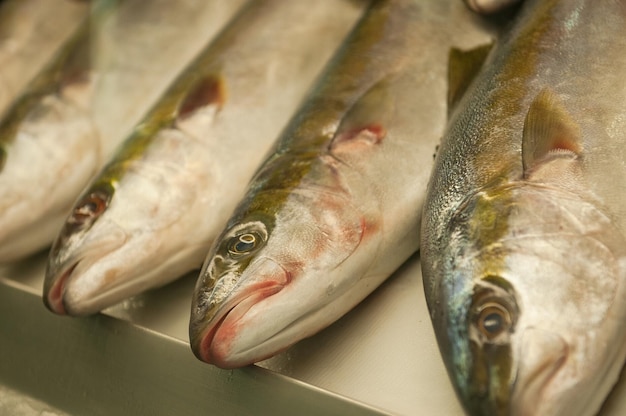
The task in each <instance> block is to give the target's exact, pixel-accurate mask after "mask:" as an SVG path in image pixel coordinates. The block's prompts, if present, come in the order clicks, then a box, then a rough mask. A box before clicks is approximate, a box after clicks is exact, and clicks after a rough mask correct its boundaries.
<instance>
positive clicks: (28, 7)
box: [0, 0, 89, 111]
mask: <svg viewBox="0 0 626 416" xmlns="http://www.w3.org/2000/svg"><path fill="white" fill-rule="evenodd" d="M88 9H89V6H88V4H87V3H86V2H78V1H71V0H60V1H54V2H50V1H47V0H5V1H3V2H2V4H0V68H1V69H0V111H3V110H4V109H6V108H7V107H8V105H9V104H10V103H11V101H12V100H13V99H14V98H15V97H16V96H18V95H19V93H20V92H21V90H22V88H24V87H25V86H26V85H27V83H28V82H29V81H30V80H31V79H32V78H33V77H34V76H35V75H36V74H37V71H39V70H41V69H42V68H43V67H44V65H45V64H46V63H47V61H48V60H50V59H51V58H52V56H53V55H54V53H55V52H56V51H57V50H58V49H59V48H60V47H61V45H62V44H63V43H64V42H65V41H66V40H67V39H68V38H69V37H70V36H71V34H72V33H73V32H74V31H75V30H76V29H77V28H78V26H79V25H80V23H81V22H82V20H83V19H84V18H85V16H86V15H87V14H88ZM51 14H54V19H50V15H51Z"/></svg>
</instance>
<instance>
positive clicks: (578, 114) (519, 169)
mask: <svg viewBox="0 0 626 416" xmlns="http://www.w3.org/2000/svg"><path fill="white" fill-rule="evenodd" d="M625 47H626V2H624V1H610V2H609V1H606V2H597V1H585V0H568V1H559V0H549V1H548V0H539V1H536V0H535V1H531V0H528V1H525V2H524V4H523V6H522V11H521V14H520V15H519V16H518V21H517V22H516V24H515V26H514V27H513V28H512V30H511V31H510V32H509V33H508V35H507V36H506V37H503V38H502V39H501V41H500V42H499V43H498V44H497V45H496V47H495V49H494V50H493V51H492V53H491V54H490V56H489V58H488V60H487V62H486V63H485V66H484V67H483V68H484V70H483V72H482V74H480V75H479V76H478V77H477V78H476V79H475V80H474V81H475V82H474V84H473V87H471V89H470V90H469V91H468V92H467V93H466V95H465V96H464V98H463V101H461V102H460V104H459V106H458V107H457V109H456V111H455V113H454V114H453V116H452V118H451V122H450V124H449V126H448V129H447V133H446V134H445V135H444V139H443V141H442V145H441V148H440V150H439V153H438V155H437V160H436V162H435V168H434V174H433V177H432V179H431V181H430V183H429V190H428V194H427V200H426V204H425V210H424V221H423V228H422V253H421V254H422V256H421V259H422V269H423V276H424V284H425V290H426V298H427V301H428V305H429V309H430V312H431V317H432V319H433V325H434V328H435V333H436V335H437V339H438V343H439V346H440V350H441V352H442V356H443V358H444V361H445V363H446V366H447V368H448V373H449V375H450V378H451V380H452V383H453V384H454V386H455V388H456V391H457V394H458V396H459V398H460V399H461V401H462V402H463V405H464V407H465V409H466V411H467V412H468V413H469V414H472V415H530V414H540V415H592V414H596V412H597V411H598V409H599V408H600V406H601V404H602V401H603V400H604V398H605V397H606V395H607V394H608V392H609V390H610V389H611V387H612V386H613V384H614V383H615V381H616V380H617V378H618V376H619V372H620V369H621V368H622V365H623V362H624V357H625V355H626V343H625V342H624V341H625V339H624V337H625V335H624V334H625V333H626V331H625V329H626V328H624V325H625V323H626V291H625V284H626V281H625V279H626V241H625V238H624V235H625V234H624V232H625V230H626V204H625V202H626V201H625V200H624V199H625V198H626V181H624V180H623V178H624V177H625V176H626V169H625V167H624V166H625V165H624V162H623V161H624V160H626V154H625V153H626V150H625V146H624V145H625V137H626V136H625V133H626V123H625V120H626V113H625V108H626V82H625V80H624V77H623V74H624V72H625V71H626V57H625V56H624V54H622V53H621V51H623V50H624V48H625ZM618 51H620V52H618ZM614 178H616V179H614Z"/></svg>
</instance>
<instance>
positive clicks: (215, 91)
mask: <svg viewBox="0 0 626 416" xmlns="http://www.w3.org/2000/svg"><path fill="white" fill-rule="evenodd" d="M225 101H226V93H225V88H224V83H223V81H222V78H221V77H219V76H216V75H208V76H206V77H203V78H200V79H199V80H198V81H196V83H195V84H194V85H193V87H192V88H190V89H189V91H188V92H187V95H186V96H185V97H184V98H183V99H182V100H181V102H180V104H179V106H178V112H177V120H179V121H180V120H184V119H186V118H188V117H190V116H191V115H193V114H194V113H195V112H197V111H199V110H202V109H205V108H207V107H214V108H215V110H216V111H217V110H219V109H220V108H221V107H222V105H223V104H224V102H225Z"/></svg>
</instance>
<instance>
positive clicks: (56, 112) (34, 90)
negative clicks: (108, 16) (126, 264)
mask: <svg viewBox="0 0 626 416" xmlns="http://www.w3.org/2000/svg"><path fill="white" fill-rule="evenodd" d="M88 20H89V19H86V20H85V21H84V22H83V23H82V24H81V26H80V27H79V28H78V29H77V30H76V32H75V33H74V34H73V35H72V36H71V38H70V39H69V40H68V41H67V42H66V44H65V45H63V47H62V48H61V50H59V51H58V53H57V54H56V55H55V57H54V58H53V59H52V60H51V62H49V63H48V64H47V65H46V66H45V68H44V69H43V70H42V71H41V72H40V73H39V74H37V75H36V76H35V77H34V78H33V79H32V80H31V81H30V82H29V84H28V85H27V86H26V88H25V89H24V90H23V91H22V92H21V94H20V96H19V97H18V98H16V100H15V101H14V102H13V103H12V104H11V105H10V106H9V108H8V109H7V110H6V112H5V113H4V114H3V115H2V118H1V120H0V201H1V202H0V261H2V262H10V261H14V260H18V259H19V258H21V257H23V256H25V255H27V254H29V253H30V252H34V251H37V250H39V249H41V248H43V245H44V244H45V243H44V244H42V243H41V241H42V240H44V241H45V240H46V237H49V238H50V239H51V238H52V235H53V233H54V232H56V231H57V227H58V220H57V222H55V221H54V220H52V218H53V217H55V216H60V215H61V214H64V212H65V210H66V209H67V206H66V205H67V202H65V201H67V200H68V199H69V200H70V201H71V200H73V199H74V198H75V196H76V194H78V192H80V189H81V188H82V187H83V186H84V179H83V178H84V177H86V176H89V175H92V174H93V173H95V172H94V166H95V165H96V163H97V160H98V157H99V154H98V151H99V146H98V141H99V139H98V134H97V131H96V130H95V128H94V126H93V124H92V123H91V121H90V119H89V116H88V110H87V107H88V105H89V104H88V102H89V100H90V97H91V94H92V91H93V89H92V87H93V83H92V80H93V77H92V76H93V73H92V72H91V71H90V67H89V39H90V38H89V21H88ZM60 143H62V145H60ZM67 155H72V157H67Z"/></svg>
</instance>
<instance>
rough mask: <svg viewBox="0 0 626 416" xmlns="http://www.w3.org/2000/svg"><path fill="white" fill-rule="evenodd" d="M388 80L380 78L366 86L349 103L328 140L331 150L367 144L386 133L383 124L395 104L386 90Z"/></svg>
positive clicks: (390, 114) (374, 141)
mask: <svg viewBox="0 0 626 416" xmlns="http://www.w3.org/2000/svg"><path fill="white" fill-rule="evenodd" d="M388 83H389V81H387V80H383V81H380V82H379V83H377V84H375V85H374V86H373V87H372V88H370V89H369V90H368V91H367V92H366V93H365V94H364V95H363V96H361V98H359V100H358V101H357V102H356V103H354V104H353V105H352V107H351V108H350V110H348V112H347V113H346V115H345V116H344V117H343V119H342V121H341V124H340V125H339V128H338V129H337V132H336V133H335V136H334V137H333V139H332V141H331V143H330V147H329V148H330V151H331V152H332V153H336V152H343V151H347V150H352V149H356V148H360V147H361V146H362V145H365V146H371V145H374V144H378V143H380V142H381V141H382V140H383V139H384V138H385V136H386V135H387V130H386V129H385V126H386V125H388V124H389V123H390V122H391V116H392V115H393V113H394V112H395V104H394V102H393V100H392V99H391V97H390V96H389V93H388V88H387V85H388Z"/></svg>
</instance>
